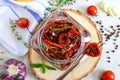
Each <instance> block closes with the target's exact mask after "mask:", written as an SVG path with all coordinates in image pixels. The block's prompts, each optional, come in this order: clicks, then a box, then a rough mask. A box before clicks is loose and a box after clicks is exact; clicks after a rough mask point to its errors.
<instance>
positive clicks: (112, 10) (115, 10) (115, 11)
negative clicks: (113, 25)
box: [100, 1, 120, 16]
mask: <svg viewBox="0 0 120 80" xmlns="http://www.w3.org/2000/svg"><path fill="white" fill-rule="evenodd" d="M100 7H101V9H102V10H103V11H104V12H106V13H107V14H108V15H110V16H119V15H120V7H118V6H117V7H114V6H112V5H110V4H109V3H107V2H105V1H103V2H102V3H101V4H100Z"/></svg>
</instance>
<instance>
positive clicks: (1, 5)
mask: <svg viewBox="0 0 120 80" xmlns="http://www.w3.org/2000/svg"><path fill="white" fill-rule="evenodd" d="M0 6H6V5H0ZM6 7H9V8H10V10H11V11H12V12H13V13H14V14H15V15H16V16H17V17H18V18H20V16H19V15H18V14H17V13H16V12H15V11H14V10H13V8H12V7H10V6H6Z"/></svg>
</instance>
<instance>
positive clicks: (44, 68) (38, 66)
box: [31, 63, 56, 73]
mask: <svg viewBox="0 0 120 80" xmlns="http://www.w3.org/2000/svg"><path fill="white" fill-rule="evenodd" d="M31 67H33V68H40V69H41V72H42V73H45V72H46V69H48V70H56V69H55V68H54V67H52V66H49V65H47V64H45V63H38V64H31Z"/></svg>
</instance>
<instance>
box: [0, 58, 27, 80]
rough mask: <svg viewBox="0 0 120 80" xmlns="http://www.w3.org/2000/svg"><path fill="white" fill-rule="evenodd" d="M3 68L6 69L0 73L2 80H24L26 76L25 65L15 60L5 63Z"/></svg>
mask: <svg viewBox="0 0 120 80" xmlns="http://www.w3.org/2000/svg"><path fill="white" fill-rule="evenodd" d="M3 67H4V68H6V69H5V70H4V71H3V72H1V71H0V78H1V79H2V80H24V79H25V77H26V75H27V72H26V66H25V64H24V63H23V62H21V61H18V60H16V59H9V60H7V61H5V62H4V64H3Z"/></svg>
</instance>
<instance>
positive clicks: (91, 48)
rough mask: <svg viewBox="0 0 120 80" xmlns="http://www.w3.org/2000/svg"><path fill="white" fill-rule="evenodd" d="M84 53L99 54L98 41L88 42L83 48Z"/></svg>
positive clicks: (95, 55)
mask: <svg viewBox="0 0 120 80" xmlns="http://www.w3.org/2000/svg"><path fill="white" fill-rule="evenodd" d="M85 53H86V54H87V55H89V56H92V57H97V56H99V55H100V54H101V52H100V47H99V45H98V43H90V44H89V45H88V46H87V48H86V49H85Z"/></svg>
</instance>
